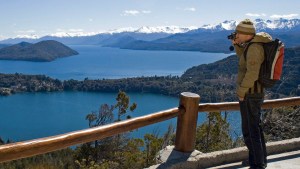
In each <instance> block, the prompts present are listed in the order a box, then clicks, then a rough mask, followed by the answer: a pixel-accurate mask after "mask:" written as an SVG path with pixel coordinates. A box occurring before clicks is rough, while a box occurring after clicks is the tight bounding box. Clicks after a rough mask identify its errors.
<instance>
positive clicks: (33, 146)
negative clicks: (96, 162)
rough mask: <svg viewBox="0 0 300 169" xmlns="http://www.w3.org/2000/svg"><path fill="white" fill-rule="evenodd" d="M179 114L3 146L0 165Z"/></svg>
mask: <svg viewBox="0 0 300 169" xmlns="http://www.w3.org/2000/svg"><path fill="white" fill-rule="evenodd" d="M178 112H179V109H178V108H173V109H169V110H165V111H161V112H157V113H154V114H150V115H146V116H142V117H137V118H133V119H129V120H124V121H120V122H116V123H112V124H109V125H104V126H99V127H94V128H89V129H85V130H80V131H74V132H70V133H66V134H62V135H57V136H52V137H45V138H40V139H36V140H29V141H24V142H17V143H11V144H6V145H2V146H0V163H1V162H5V161H11V160H15V159H20V158H25V157H30V156H34V155H38V154H44V153H47V152H52V151H55V150H60V149H63V148H67V147H69V146H72V145H76V144H81V143H86V142H91V141H94V140H100V139H103V138H106V137H110V136H113V135H117V134H120V133H124V132H127V131H131V130H134V129H137V128H140V127H144V126H147V125H150V124H154V123H158V122H161V121H165V120H168V119H171V118H174V117H176V116H177V115H178Z"/></svg>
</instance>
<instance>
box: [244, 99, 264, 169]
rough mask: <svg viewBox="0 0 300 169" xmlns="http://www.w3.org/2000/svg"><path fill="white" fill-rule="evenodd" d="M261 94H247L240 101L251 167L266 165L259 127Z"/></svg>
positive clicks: (262, 135) (262, 137) (262, 138)
mask: <svg viewBox="0 0 300 169" xmlns="http://www.w3.org/2000/svg"><path fill="white" fill-rule="evenodd" d="M262 103H263V95H262V94H248V95H246V97H245V98H244V101H240V111H241V117H242V132H243V137H244V141H245V144H246V146H247V148H248V150H249V165H250V167H251V168H265V166H266V165H267V151H266V143H265V138H264V134H263V130H262V127H261V105H262Z"/></svg>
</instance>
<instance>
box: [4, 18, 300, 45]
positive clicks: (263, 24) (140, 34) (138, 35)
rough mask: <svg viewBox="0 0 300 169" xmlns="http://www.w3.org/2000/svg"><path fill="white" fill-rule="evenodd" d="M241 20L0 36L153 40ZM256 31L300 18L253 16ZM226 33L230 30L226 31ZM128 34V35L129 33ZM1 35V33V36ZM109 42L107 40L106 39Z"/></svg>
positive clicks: (294, 24) (224, 27) (299, 22)
mask: <svg viewBox="0 0 300 169" xmlns="http://www.w3.org/2000/svg"><path fill="white" fill-rule="evenodd" d="M239 22H240V21H235V20H226V21H224V22H222V23H218V24H208V25H203V26H201V27H179V26H157V27H150V26H143V27H140V28H133V27H127V28H120V29H115V30H108V31H103V32H83V31H79V32H76V31H73V32H56V33H53V34H50V35H47V36H43V37H38V36H36V35H22V36H17V37H15V38H10V39H3V38H2V40H1V39H0V43H11V44H14V43H20V42H22V41H26V42H31V43H33V42H38V41H41V40H57V41H59V42H62V43H64V44H67V45H68V44H102V43H103V42H104V41H108V40H112V39H113V41H114V42H115V41H117V40H118V39H120V38H121V39H124V37H125V39H127V37H131V38H133V39H136V40H144V41H153V40H157V39H161V38H166V37H168V36H173V35H176V34H178V33H180V34H197V33H205V32H208V31H209V32H224V31H232V30H234V29H235V27H236V25H237V24H238V23H239ZM254 23H255V27H256V29H257V32H259V31H267V32H275V33H276V32H282V31H291V30H297V31H298V30H300V19H278V20H273V21H271V20H263V19H256V20H254ZM226 34H227V33H226ZM126 36H127V37H126ZM0 38H1V37H0ZM105 43H106V42H105Z"/></svg>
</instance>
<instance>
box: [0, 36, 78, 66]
mask: <svg viewBox="0 0 300 169" xmlns="http://www.w3.org/2000/svg"><path fill="white" fill-rule="evenodd" d="M77 54H78V52H77V51H75V50H73V49H71V48H69V47H68V46H66V45H64V44H62V43H60V42H57V41H54V40H46V41H41V42H38V43H35V44H32V43H28V42H21V43H18V44H15V45H11V46H7V47H4V48H1V49H0V59H1V60H23V61H34V62H50V61H53V60H55V59H57V58H62V57H68V56H73V55H77Z"/></svg>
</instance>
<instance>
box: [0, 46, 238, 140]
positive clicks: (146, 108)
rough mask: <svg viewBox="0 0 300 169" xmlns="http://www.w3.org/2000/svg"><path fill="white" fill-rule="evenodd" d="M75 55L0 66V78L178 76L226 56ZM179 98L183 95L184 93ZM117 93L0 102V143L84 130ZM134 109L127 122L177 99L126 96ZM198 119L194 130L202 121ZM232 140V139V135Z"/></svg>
mask: <svg viewBox="0 0 300 169" xmlns="http://www.w3.org/2000/svg"><path fill="white" fill-rule="evenodd" d="M71 47H72V48H73V49H75V50H77V51H78V52H79V53H80V54H79V55H76V56H71V57H67V58H62V59H58V60H55V61H53V62H43V63H40V62H25V61H4V60H1V61H0V73H16V72H18V73H24V74H45V75H48V76H50V77H52V78H58V79H61V80H64V79H78V80H82V79H84V78H86V77H87V78H89V79H102V78H110V79H112V78H125V77H136V76H154V75H158V76H162V75H178V76H180V75H182V73H183V72H184V71H185V70H186V69H188V68H190V67H192V66H197V65H199V64H206V63H211V62H214V61H217V60H220V59H223V58H225V57H227V56H228V55H229V54H216V53H201V52H183V51H136V50H124V49H116V48H104V47H100V46H71ZM183 92H184V91H183ZM116 95H117V93H92V92H54V93H23V94H16V95H12V96H9V97H0V137H1V138H3V139H4V140H6V139H8V138H10V139H12V140H15V141H21V140H28V139H34V138H39V137H45V136H51V135H56V134H62V133H65V132H70V131H74V130H80V129H85V128H87V127H88V122H87V121H86V120H85V116H86V115H87V114H88V113H90V112H91V111H97V110H98V109H99V107H100V105H101V104H104V103H108V104H115V97H116ZM128 95H129V96H130V99H131V102H136V103H137V105H138V108H137V109H136V110H135V112H133V113H132V114H131V115H132V117H137V116H142V115H146V114H150V113H154V112H157V111H161V110H165V109H169V108H174V107H177V106H178V102H179V100H178V98H176V97H168V96H163V95H155V94H140V93H129V94H128ZM205 117H206V114H205V113H200V114H199V119H198V124H200V123H202V122H203V121H204V120H205ZM228 120H229V122H230V124H231V126H232V133H237V134H238V135H240V133H241V132H240V118H239V113H230V114H229V117H228ZM171 123H172V124H173V125H174V126H176V118H174V119H172V120H168V121H165V122H161V123H157V124H154V125H150V126H147V127H143V128H140V129H138V130H137V131H134V132H132V133H131V135H132V136H133V137H140V138H141V137H143V136H144V134H145V133H152V132H153V131H159V133H160V134H163V133H164V132H165V131H166V130H167V127H168V125H169V124H171ZM233 136H234V135H233Z"/></svg>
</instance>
